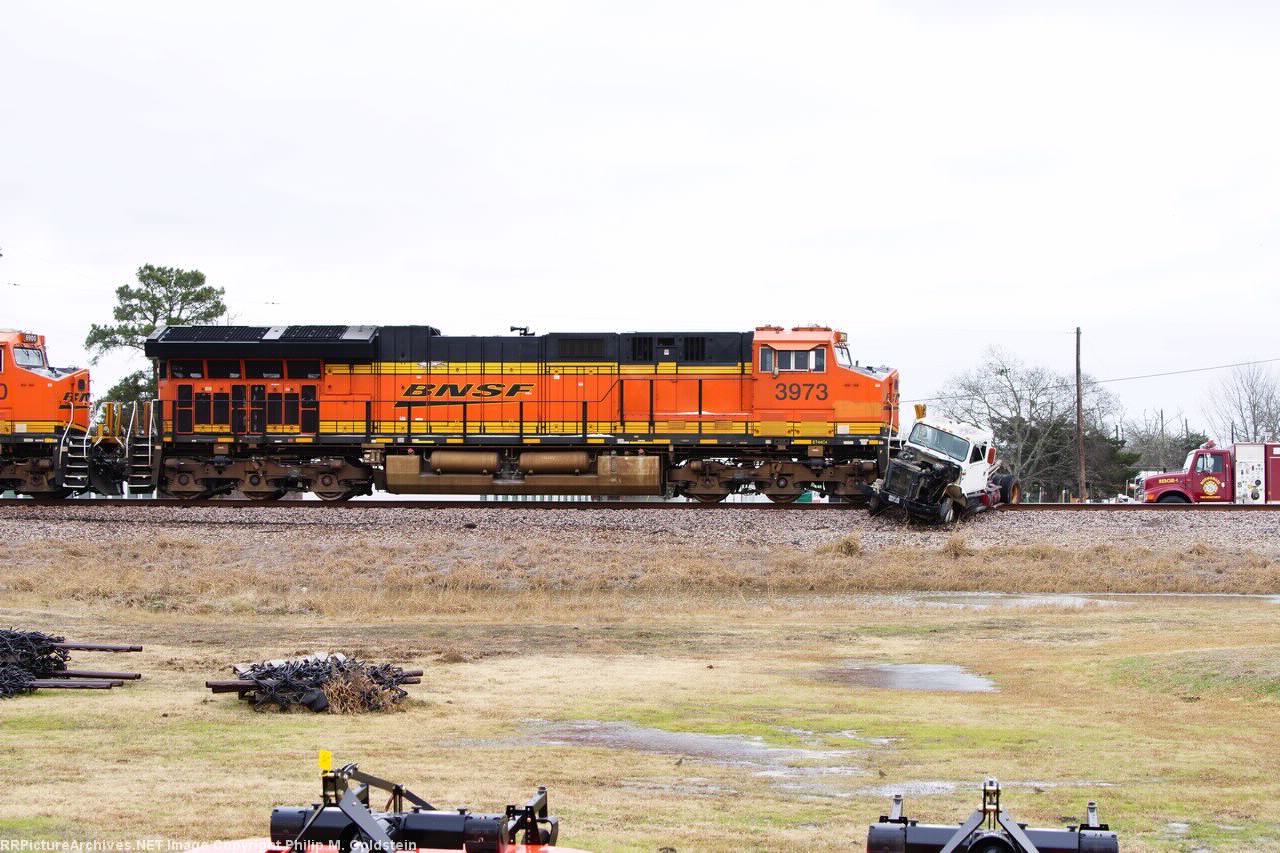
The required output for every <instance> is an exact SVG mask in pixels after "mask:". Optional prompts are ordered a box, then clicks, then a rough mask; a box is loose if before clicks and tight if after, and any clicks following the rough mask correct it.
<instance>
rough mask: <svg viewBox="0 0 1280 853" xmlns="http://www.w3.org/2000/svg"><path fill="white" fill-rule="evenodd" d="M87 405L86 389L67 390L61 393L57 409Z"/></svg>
mask: <svg viewBox="0 0 1280 853" xmlns="http://www.w3.org/2000/svg"><path fill="white" fill-rule="evenodd" d="M87 405H89V392H88V391H68V392H67V393H65V394H63V395H62V402H61V403H59V404H58V408H59V409H70V408H72V407H74V406H87Z"/></svg>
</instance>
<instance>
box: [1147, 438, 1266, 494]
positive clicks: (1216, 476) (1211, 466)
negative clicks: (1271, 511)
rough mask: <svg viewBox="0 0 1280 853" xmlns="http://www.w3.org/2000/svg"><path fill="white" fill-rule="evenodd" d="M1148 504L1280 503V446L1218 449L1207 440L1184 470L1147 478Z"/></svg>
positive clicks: (1246, 445)
mask: <svg viewBox="0 0 1280 853" xmlns="http://www.w3.org/2000/svg"><path fill="white" fill-rule="evenodd" d="M1143 500H1144V501H1145V502H1146V503H1163V504H1169V503H1184V504H1185V503H1237V504H1264V503H1280V444H1273V443H1248V444H1236V445H1233V446H1231V447H1218V446H1217V445H1216V444H1215V443H1214V442H1212V441H1206V442H1205V443H1204V444H1202V445H1201V446H1200V447H1198V448H1196V449H1195V450H1193V451H1191V452H1190V453H1188V454H1187V460H1186V462H1185V463H1184V464H1183V466H1182V470H1181V471H1168V472H1164V473H1160V474H1155V475H1153V476H1150V477H1147V478H1146V480H1145V481H1144V483H1143Z"/></svg>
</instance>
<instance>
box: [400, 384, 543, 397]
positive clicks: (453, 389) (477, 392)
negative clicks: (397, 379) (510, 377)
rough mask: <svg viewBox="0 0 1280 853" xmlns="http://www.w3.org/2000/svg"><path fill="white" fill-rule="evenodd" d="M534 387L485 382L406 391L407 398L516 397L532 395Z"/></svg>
mask: <svg viewBox="0 0 1280 853" xmlns="http://www.w3.org/2000/svg"><path fill="white" fill-rule="evenodd" d="M532 393H533V386H532V385H527V384H524V383H520V382H513V383H511V384H509V385H508V384H507V383H506V382H485V383H482V384H480V385H476V384H473V383H470V382H469V383H467V384H465V385H452V384H448V383H440V384H437V383H434V382H429V383H421V384H414V385H410V386H409V387H407V388H405V389H404V394H403V395H402V396H405V397H477V398H480V397H515V396H517V395H519V394H532Z"/></svg>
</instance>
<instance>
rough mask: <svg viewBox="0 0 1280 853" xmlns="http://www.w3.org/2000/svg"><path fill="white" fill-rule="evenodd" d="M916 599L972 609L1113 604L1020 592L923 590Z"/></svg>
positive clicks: (1102, 601)
mask: <svg viewBox="0 0 1280 853" xmlns="http://www.w3.org/2000/svg"><path fill="white" fill-rule="evenodd" d="M917 601H918V602H919V603H920V604H923V605H925V606H928V607H954V608H960V609H963V608H971V609H973V610H989V609H992V608H1029V607H1058V608H1063V609H1067V610H1078V609H1081V608H1084V607H1093V606H1114V605H1115V604H1116V602H1114V601H1105V600H1103V599H1098V598H1091V597H1090V596H1087V595H1034V594H1029V595H1020V594H1015V593H989V592H949V593H937V594H929V593H926V594H923V595H920V596H919V597H918V598H917Z"/></svg>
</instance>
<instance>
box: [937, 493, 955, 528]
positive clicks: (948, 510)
mask: <svg viewBox="0 0 1280 853" xmlns="http://www.w3.org/2000/svg"><path fill="white" fill-rule="evenodd" d="M955 520H956V504H955V501H953V500H951V498H943V499H942V503H941V504H939V505H938V521H939V522H941V523H942V524H951V523H952V522H954V521H955Z"/></svg>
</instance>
